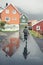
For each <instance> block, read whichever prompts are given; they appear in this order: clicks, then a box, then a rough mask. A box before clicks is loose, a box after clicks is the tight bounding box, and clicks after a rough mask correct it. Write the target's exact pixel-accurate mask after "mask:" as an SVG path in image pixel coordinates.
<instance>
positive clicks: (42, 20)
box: [33, 20, 43, 26]
mask: <svg viewBox="0 0 43 65" xmlns="http://www.w3.org/2000/svg"><path fill="white" fill-rule="evenodd" d="M41 22H43V20H40V21H39V22H37V23H36V24H35V25H37V24H39V23H41ZM35 25H33V26H35Z"/></svg>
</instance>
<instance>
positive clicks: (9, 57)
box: [0, 32, 43, 65]
mask: <svg viewBox="0 0 43 65" xmlns="http://www.w3.org/2000/svg"><path fill="white" fill-rule="evenodd" d="M5 34H6V35H4V37H5V38H3V37H2V39H0V65H43V53H42V52H41V50H40V48H39V46H38V45H37V43H36V41H35V40H34V38H33V37H32V36H31V35H29V36H28V40H27V45H26V43H25V41H22V40H21V39H19V32H16V33H14V32H9V33H8V32H7V33H5ZM21 36H23V34H22V35H21ZM23 52H24V55H23ZM24 56H25V57H26V59H25V58H24Z"/></svg>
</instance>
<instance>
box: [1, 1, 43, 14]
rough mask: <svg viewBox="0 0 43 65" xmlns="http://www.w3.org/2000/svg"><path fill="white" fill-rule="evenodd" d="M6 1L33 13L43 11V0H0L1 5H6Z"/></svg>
mask: <svg viewBox="0 0 43 65" xmlns="http://www.w3.org/2000/svg"><path fill="white" fill-rule="evenodd" d="M6 2H8V3H12V4H14V5H16V6H18V7H20V8H23V9H25V10H27V11H29V12H30V13H33V14H37V13H43V0H0V6H2V7H3V6H5V3H6Z"/></svg>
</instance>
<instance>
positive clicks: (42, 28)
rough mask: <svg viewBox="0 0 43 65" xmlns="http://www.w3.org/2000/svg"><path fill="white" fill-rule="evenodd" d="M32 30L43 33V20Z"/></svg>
mask: <svg viewBox="0 0 43 65" xmlns="http://www.w3.org/2000/svg"><path fill="white" fill-rule="evenodd" d="M32 30H34V31H39V32H43V20H42V21H39V22H38V23H36V24H35V25H33V26H32Z"/></svg>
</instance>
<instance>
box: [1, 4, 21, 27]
mask: <svg viewBox="0 0 43 65" xmlns="http://www.w3.org/2000/svg"><path fill="white" fill-rule="evenodd" d="M20 16H21V13H20V12H19V11H18V9H17V8H16V7H15V6H13V5H12V4H10V5H8V3H7V4H6V7H5V8H4V9H3V11H1V12H0V20H1V21H3V22H4V21H6V24H7V25H6V26H5V28H7V27H9V28H10V27H11V28H12V27H15V28H19V23H20ZM10 25H11V26H10Z"/></svg>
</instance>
